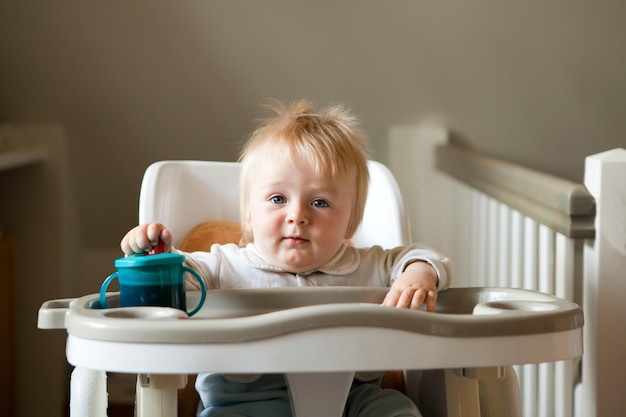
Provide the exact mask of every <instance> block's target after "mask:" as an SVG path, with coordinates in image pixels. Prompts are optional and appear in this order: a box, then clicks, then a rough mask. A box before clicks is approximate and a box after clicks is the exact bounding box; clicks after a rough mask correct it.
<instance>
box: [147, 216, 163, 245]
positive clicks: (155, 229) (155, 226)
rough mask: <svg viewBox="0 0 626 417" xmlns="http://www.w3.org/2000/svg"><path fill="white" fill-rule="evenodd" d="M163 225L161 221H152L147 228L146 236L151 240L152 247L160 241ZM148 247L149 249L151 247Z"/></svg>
mask: <svg viewBox="0 0 626 417" xmlns="http://www.w3.org/2000/svg"><path fill="white" fill-rule="evenodd" d="M163 229H164V227H163V225H161V224H159V223H151V224H149V225H148V227H147V228H146V238H147V239H148V240H149V243H150V248H151V247H152V246H155V245H156V244H157V243H159V238H160V237H161V232H162V231H163ZM150 248H148V250H149V249H150Z"/></svg>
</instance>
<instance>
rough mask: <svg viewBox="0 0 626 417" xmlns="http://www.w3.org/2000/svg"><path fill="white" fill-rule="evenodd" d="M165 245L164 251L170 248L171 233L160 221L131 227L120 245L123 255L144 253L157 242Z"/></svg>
mask: <svg viewBox="0 0 626 417" xmlns="http://www.w3.org/2000/svg"><path fill="white" fill-rule="evenodd" d="M159 240H161V241H162V242H163V244H164V245H165V252H169V251H170V250H171V249H172V235H171V234H170V232H169V230H167V229H166V228H165V226H163V225H162V224H161V223H148V224H142V225H139V226H137V227H135V228H133V229H131V230H130V231H129V232H128V233H126V236H124V238H123V239H122V242H121V243H120V247H121V248H122V252H124V254H125V255H133V254H136V253H145V252H148V251H150V249H152V247H153V246H156V244H157V243H159Z"/></svg>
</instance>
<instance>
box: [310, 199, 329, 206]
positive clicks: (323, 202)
mask: <svg viewBox="0 0 626 417" xmlns="http://www.w3.org/2000/svg"><path fill="white" fill-rule="evenodd" d="M328 206H329V204H328V201H326V200H319V199H318V200H313V207H316V208H324V207H328Z"/></svg>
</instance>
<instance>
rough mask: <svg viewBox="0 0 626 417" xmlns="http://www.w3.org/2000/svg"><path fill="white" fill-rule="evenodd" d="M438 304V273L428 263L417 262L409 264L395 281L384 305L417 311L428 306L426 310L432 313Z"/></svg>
mask: <svg viewBox="0 0 626 417" xmlns="http://www.w3.org/2000/svg"><path fill="white" fill-rule="evenodd" d="M436 303H437V271H436V270H435V268H434V267H433V266H432V265H430V264H429V263H428V262H424V261H417V262H413V263H411V264H409V265H408V266H407V267H406V269H405V270H404V272H402V274H401V275H400V276H399V277H398V278H397V279H396V280H395V282H394V283H393V285H392V286H391V288H390V289H389V292H388V293H387V296H385V299H384V300H383V302H382V305H383V306H387V307H398V308H410V309H411V310H417V309H418V308H419V307H420V306H421V305H422V304H426V310H427V311H431V312H432V311H435V304H436Z"/></svg>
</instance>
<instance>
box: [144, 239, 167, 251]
mask: <svg viewBox="0 0 626 417" xmlns="http://www.w3.org/2000/svg"><path fill="white" fill-rule="evenodd" d="M163 252H165V243H163V241H162V240H161V239H159V241H158V242H157V244H156V245H154V246H153V247H152V249H150V250H149V251H148V252H146V255H156V254H157V253H163Z"/></svg>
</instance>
